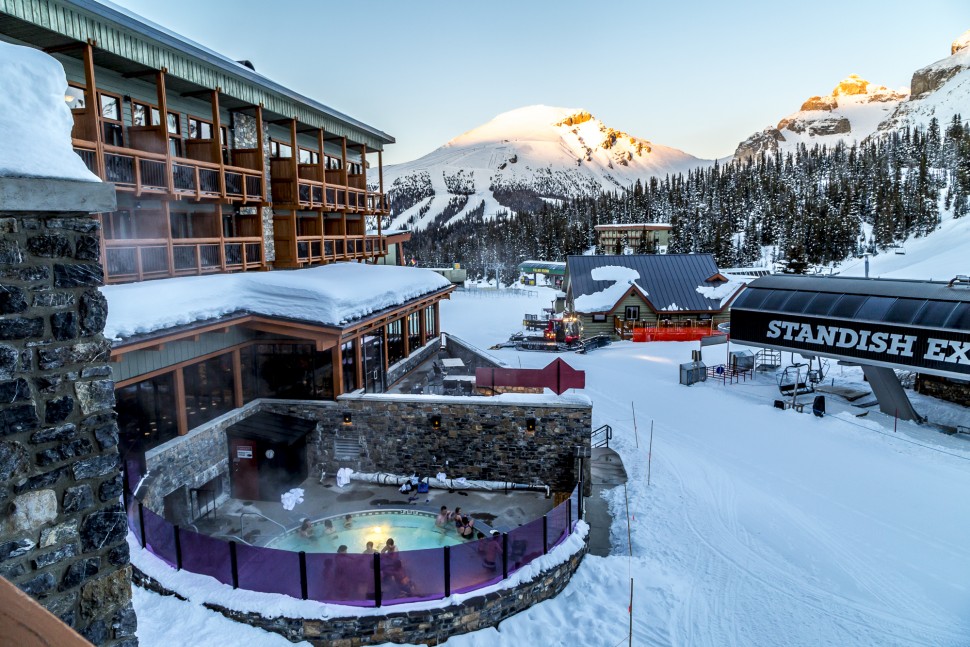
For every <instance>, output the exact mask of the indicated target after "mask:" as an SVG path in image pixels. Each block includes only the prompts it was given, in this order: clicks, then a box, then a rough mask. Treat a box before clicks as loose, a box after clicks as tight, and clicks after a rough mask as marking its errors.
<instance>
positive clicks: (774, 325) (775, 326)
mask: <svg viewBox="0 0 970 647" xmlns="http://www.w3.org/2000/svg"><path fill="white" fill-rule="evenodd" d="M780 326H781V322H780V321H778V320H777V319H775V320H773V321H771V322H770V323H769V324H768V334H767V335H766V337H768V339H775V338H777V337H778V336H779V335H780V334H781V327H780Z"/></svg>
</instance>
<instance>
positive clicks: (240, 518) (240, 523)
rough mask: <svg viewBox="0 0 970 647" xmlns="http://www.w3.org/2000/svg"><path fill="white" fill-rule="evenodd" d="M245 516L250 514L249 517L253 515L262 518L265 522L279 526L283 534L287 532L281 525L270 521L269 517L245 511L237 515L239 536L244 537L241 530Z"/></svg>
mask: <svg viewBox="0 0 970 647" xmlns="http://www.w3.org/2000/svg"><path fill="white" fill-rule="evenodd" d="M247 514H251V515H254V516H257V517H262V518H263V519H266V521H269V522H270V523H275V524H276V525H277V526H279V527H280V528H281V529H282V530H283V532H289V531H288V530H287V529H286V526H284V525H283V524H281V523H280V522H278V521H273V520H272V519H270V518H269V517H267V516H266V515H265V514H262V513H260V512H252V511H248V510H247V511H246V512H240V513H239V534H240V535H245V534H246V533H245V532H243V530H244V528H243V519H244V518H245V517H246V515H247Z"/></svg>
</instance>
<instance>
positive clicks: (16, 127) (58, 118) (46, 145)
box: [0, 41, 100, 182]
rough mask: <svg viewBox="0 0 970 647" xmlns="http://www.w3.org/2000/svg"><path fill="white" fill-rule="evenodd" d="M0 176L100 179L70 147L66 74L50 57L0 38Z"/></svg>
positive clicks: (71, 125)
mask: <svg viewBox="0 0 970 647" xmlns="http://www.w3.org/2000/svg"><path fill="white" fill-rule="evenodd" d="M0 79H3V92H2V93H0V142H3V145H2V146H0V177H42V178H59V179H64V180H81V181H83V182H100V180H99V179H98V178H97V177H96V176H95V175H93V174H92V173H91V172H90V171H89V170H88V169H87V167H86V166H85V165H84V162H82V161H81V158H80V157H78V156H77V153H75V152H74V149H73V148H72V147H71V128H72V127H73V126H74V119H73V117H72V116H71V109H70V108H68V107H67V103H65V102H64V92H65V91H66V90H67V77H66V76H65V74H64V68H63V67H61V64H60V63H58V62H57V61H56V60H55V59H54V58H53V57H52V56H50V55H49V54H45V53H44V52H42V51H40V50H38V49H33V48H30V47H22V46H20V45H11V44H10V43H5V42H3V41H0Z"/></svg>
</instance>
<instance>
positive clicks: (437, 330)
mask: <svg viewBox="0 0 970 647" xmlns="http://www.w3.org/2000/svg"><path fill="white" fill-rule="evenodd" d="M439 305H440V302H438V301H435V304H434V334H435V336H437V337H440V336H441V311H440V310H439V308H438V306H439Z"/></svg>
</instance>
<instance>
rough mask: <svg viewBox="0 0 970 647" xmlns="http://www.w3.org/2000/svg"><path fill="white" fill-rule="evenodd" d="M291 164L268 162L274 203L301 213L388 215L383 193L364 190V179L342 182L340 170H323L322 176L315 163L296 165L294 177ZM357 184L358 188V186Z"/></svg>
mask: <svg viewBox="0 0 970 647" xmlns="http://www.w3.org/2000/svg"><path fill="white" fill-rule="evenodd" d="M293 166H294V165H293V161H292V160H291V159H287V158H282V159H274V160H271V161H270V172H271V178H272V184H273V204H274V205H275V206H277V207H280V208H290V209H296V210H302V211H347V212H350V213H364V214H377V213H388V211H387V200H386V199H385V196H384V194H382V193H376V192H372V191H367V190H366V187H364V186H363V184H364V183H363V176H354V175H352V176H350V177H349V178H347V180H346V184H345V183H344V179H343V177H344V173H343V172H342V171H326V173H325V178H324V177H321V174H320V167H319V166H318V165H316V164H298V165H296V167H297V177H294V176H293ZM358 185H359V186H358Z"/></svg>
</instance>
